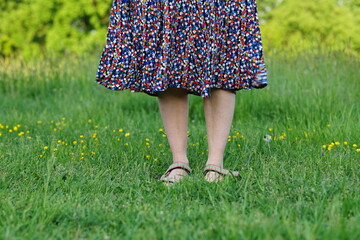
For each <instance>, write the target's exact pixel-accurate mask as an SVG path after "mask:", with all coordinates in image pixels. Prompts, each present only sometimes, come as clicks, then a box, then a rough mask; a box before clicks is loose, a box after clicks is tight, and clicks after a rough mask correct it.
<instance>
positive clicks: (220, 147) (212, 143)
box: [204, 88, 236, 182]
mask: <svg viewBox="0 0 360 240" xmlns="http://www.w3.org/2000/svg"><path fill="white" fill-rule="evenodd" d="M234 93H235V92H232V91H231V90H224V89H216V88H212V89H211V96H210V97H209V98H204V111H205V120H206V129H207V135H208V151H209V152H208V160H207V162H206V164H213V165H216V166H219V167H223V157H224V151H225V147H226V143H227V137H228V135H229V132H230V128H231V123H232V120H233V115H234V109H235V95H236V94H234ZM205 177H206V179H207V180H208V181H210V182H212V181H215V180H216V179H217V178H219V180H221V176H219V174H217V173H215V172H212V171H211V172H208V173H207V175H206V176H205Z"/></svg>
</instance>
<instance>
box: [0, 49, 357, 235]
mask: <svg viewBox="0 0 360 240" xmlns="http://www.w3.org/2000/svg"><path fill="white" fill-rule="evenodd" d="M98 58H99V56H90V57H68V58H56V57H53V58H48V59H39V60H37V61H30V60H29V61H28V60H26V61H25V60H21V59H12V58H8V59H3V60H1V61H0V66H1V69H0V100H1V101H0V238H1V239H360V228H359V225H360V204H359V203H360V191H359V190H360V174H359V169H360V168H359V167H360V131H359V129H360V107H359V100H360V84H359V76H360V61H359V59H358V58H356V57H354V56H349V55H344V54H342V53H331V52H326V51H324V52H322V53H319V54H309V53H308V54H306V53H305V54H297V55H293V56H290V55H287V54H283V53H276V52H272V53H269V54H268V56H267V58H266V63H267V67H268V71H269V86H268V87H266V88H264V89H261V90H257V89H254V90H251V91H247V90H241V91H239V92H238V94H237V96H236V110H235V115H234V121H233V125H232V129H231V133H230V135H229V138H228V145H227V147H226V153H225V163H224V166H225V167H226V168H228V169H232V170H239V171H240V173H241V176H242V178H241V179H240V180H238V179H233V178H232V177H227V178H225V180H224V181H223V182H221V183H208V182H206V181H205V180H204V179H203V174H202V170H203V168H204V165H205V161H206V157H207V142H206V129H205V120H204V113H203V103H202V99H201V98H200V97H198V96H193V95H191V96H190V113H189V131H188V157H189V160H190V166H191V167H192V168H193V170H194V174H193V175H192V176H190V177H188V178H186V179H184V180H183V181H182V182H180V183H178V184H176V185H174V186H171V187H166V186H164V185H163V184H162V183H161V182H159V181H158V178H159V177H160V176H161V174H162V173H163V172H164V171H165V170H166V169H167V167H168V165H169V164H170V163H171V152H170V150H169V146H168V143H167V138H166V132H165V131H164V129H163V125H162V121H161V118H160V113H159V109H158V103H157V99H156V98H155V97H151V96H148V95H146V94H144V93H133V92H130V91H129V90H126V91H123V92H116V91H111V90H108V89H105V88H104V87H102V86H100V85H98V84H97V83H95V73H96V68H97V63H98ZM264 136H266V138H265V139H264Z"/></svg>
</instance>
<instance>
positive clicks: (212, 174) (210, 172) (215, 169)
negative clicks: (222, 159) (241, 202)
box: [204, 164, 240, 182]
mask: <svg viewBox="0 0 360 240" xmlns="http://www.w3.org/2000/svg"><path fill="white" fill-rule="evenodd" d="M204 174H205V180H206V181H208V182H221V181H222V180H223V177H224V176H225V175H232V176H234V177H240V173H239V172H238V171H231V170H227V169H224V168H222V166H221V167H219V166H216V165H214V164H206V166H205V169H204Z"/></svg>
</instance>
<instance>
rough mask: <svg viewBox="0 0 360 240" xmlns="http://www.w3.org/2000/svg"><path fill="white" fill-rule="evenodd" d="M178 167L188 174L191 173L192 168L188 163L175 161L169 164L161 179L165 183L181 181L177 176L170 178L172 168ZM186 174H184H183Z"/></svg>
mask: <svg viewBox="0 0 360 240" xmlns="http://www.w3.org/2000/svg"><path fill="white" fill-rule="evenodd" d="M176 168H180V169H183V170H185V171H186V172H187V173H188V174H190V173H191V171H192V170H191V168H190V167H189V165H188V164H186V163H183V162H176V163H173V164H171V165H170V166H169V168H168V169H167V170H166V172H165V173H164V174H163V175H162V176H161V178H160V179H159V180H160V181H162V182H164V183H175V182H179V181H180V179H175V178H169V177H168V176H169V174H170V172H171V171H172V170H174V169H176ZM182 176H184V175H182Z"/></svg>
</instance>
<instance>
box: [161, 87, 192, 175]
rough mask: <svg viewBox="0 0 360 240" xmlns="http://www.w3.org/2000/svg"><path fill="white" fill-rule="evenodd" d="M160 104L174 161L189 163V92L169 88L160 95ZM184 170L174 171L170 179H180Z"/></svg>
mask: <svg viewBox="0 0 360 240" xmlns="http://www.w3.org/2000/svg"><path fill="white" fill-rule="evenodd" d="M158 102H159V108H160V113H161V117H162V120H163V124H164V128H165V131H166V135H167V139H168V142H169V145H170V149H171V152H172V158H173V159H172V161H173V162H174V163H175V162H184V163H189V161H188V158H187V130H188V112H189V100H188V92H187V90H185V89H181V88H168V89H166V90H165V91H163V92H159V93H158ZM181 174H185V170H183V169H174V170H172V171H171V173H170V175H169V177H170V178H175V179H180V178H181V176H179V175H181Z"/></svg>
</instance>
